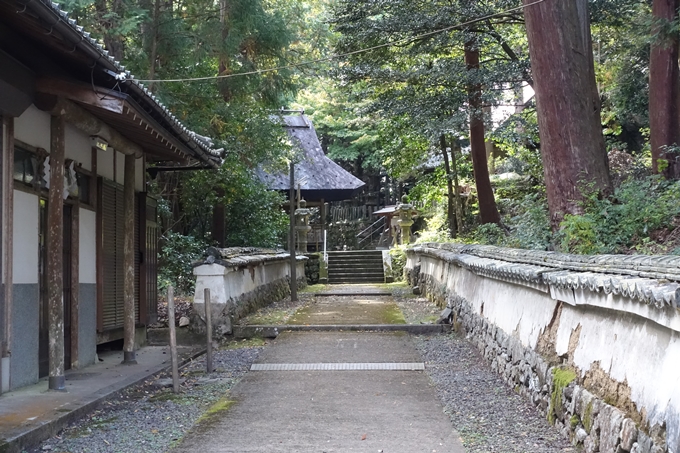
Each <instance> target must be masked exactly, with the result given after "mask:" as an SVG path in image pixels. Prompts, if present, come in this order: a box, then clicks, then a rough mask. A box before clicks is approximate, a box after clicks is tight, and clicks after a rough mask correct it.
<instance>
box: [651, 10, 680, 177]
mask: <svg viewBox="0 0 680 453" xmlns="http://www.w3.org/2000/svg"><path fill="white" fill-rule="evenodd" d="M679 4H680V2H679V1H678V0H654V2H653V4H652V17H653V18H654V25H653V26H652V37H653V41H652V46H651V49H650V55H649V129H650V141H651V146H652V170H653V171H654V173H663V174H664V176H665V177H666V178H672V179H677V178H678V177H680V162H678V161H677V158H678V157H680V156H678V154H677V153H673V152H666V150H665V147H666V146H672V145H677V144H678V138H679V137H678V136H679V130H678V77H679V74H678V73H679V70H678V36H677V33H673V34H670V33H668V32H667V31H665V30H666V29H667V27H666V26H665V25H667V24H668V23H669V22H671V21H673V20H675V19H676V17H677V10H678V5H679Z"/></svg>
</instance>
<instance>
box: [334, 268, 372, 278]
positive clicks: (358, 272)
mask: <svg viewBox="0 0 680 453" xmlns="http://www.w3.org/2000/svg"><path fill="white" fill-rule="evenodd" d="M354 275H356V276H375V277H378V276H380V277H382V276H383V275H384V272H383V270H382V269H345V270H336V271H334V272H329V273H328V276H329V277H335V276H354Z"/></svg>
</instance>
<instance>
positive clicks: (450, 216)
mask: <svg viewBox="0 0 680 453" xmlns="http://www.w3.org/2000/svg"><path fill="white" fill-rule="evenodd" d="M439 147H440V148H441V151H442V156H443V157H444V169H445V170H446V189H447V195H448V196H447V201H448V202H447V204H446V224H447V225H448V227H449V236H450V237H452V238H455V237H456V226H455V221H456V219H455V213H454V209H455V208H454V201H453V196H454V195H453V181H451V164H450V163H449V153H448V152H447V151H446V136H445V135H444V134H442V135H440V136H439Z"/></svg>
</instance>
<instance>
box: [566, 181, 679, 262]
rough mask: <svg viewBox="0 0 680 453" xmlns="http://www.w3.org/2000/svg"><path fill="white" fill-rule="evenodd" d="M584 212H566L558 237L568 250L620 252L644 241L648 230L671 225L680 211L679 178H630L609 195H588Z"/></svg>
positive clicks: (592, 252) (647, 235) (579, 251)
mask: <svg viewBox="0 0 680 453" xmlns="http://www.w3.org/2000/svg"><path fill="white" fill-rule="evenodd" d="M583 210H584V212H583V214H581V215H567V216H565V218H564V221H563V222H562V224H561V225H560V231H559V233H558V239H559V242H560V244H561V247H562V250H564V251H566V252H571V253H586V254H595V253H620V252H623V251H626V249H627V248H629V247H631V246H634V245H635V244H637V243H639V244H644V242H645V239H646V238H649V237H650V233H652V232H654V231H656V230H659V229H661V228H664V227H670V226H671V225H672V221H673V218H674V217H675V216H677V215H679V214H680V182H678V181H675V182H669V181H665V180H663V179H660V178H659V177H658V176H650V177H646V178H643V179H641V180H633V179H629V180H627V181H626V182H624V183H622V184H621V186H619V188H618V189H616V191H615V193H614V195H613V196H612V197H610V198H605V199H598V198H596V197H595V196H589V197H588V198H587V199H586V200H585V201H584V203H583Z"/></svg>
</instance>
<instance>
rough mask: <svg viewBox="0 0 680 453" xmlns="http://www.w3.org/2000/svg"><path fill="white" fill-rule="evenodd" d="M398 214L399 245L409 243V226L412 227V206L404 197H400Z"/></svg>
mask: <svg viewBox="0 0 680 453" xmlns="http://www.w3.org/2000/svg"><path fill="white" fill-rule="evenodd" d="M397 212H398V213H399V220H398V221H397V223H398V224H399V228H401V244H402V245H404V244H410V243H411V225H413V218H412V215H413V205H411V204H409V203H407V202H406V195H404V196H403V197H401V203H399V204H398V205H397Z"/></svg>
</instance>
